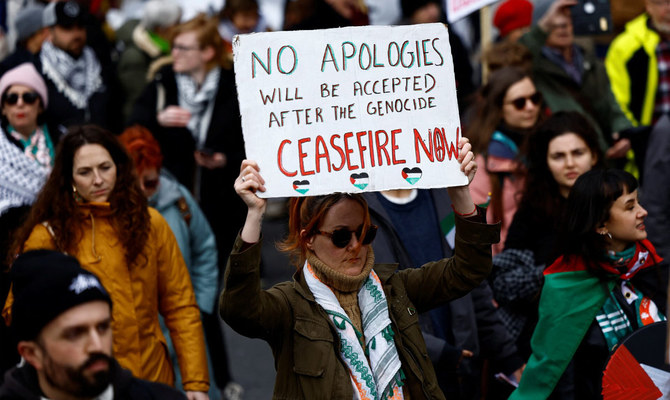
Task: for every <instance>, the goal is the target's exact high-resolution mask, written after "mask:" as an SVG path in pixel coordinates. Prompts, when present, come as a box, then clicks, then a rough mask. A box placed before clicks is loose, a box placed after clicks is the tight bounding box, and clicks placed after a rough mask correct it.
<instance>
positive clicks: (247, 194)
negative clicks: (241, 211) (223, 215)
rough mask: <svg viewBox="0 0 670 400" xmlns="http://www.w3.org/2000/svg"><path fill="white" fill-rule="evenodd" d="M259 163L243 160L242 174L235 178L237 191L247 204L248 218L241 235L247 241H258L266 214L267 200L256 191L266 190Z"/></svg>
mask: <svg viewBox="0 0 670 400" xmlns="http://www.w3.org/2000/svg"><path fill="white" fill-rule="evenodd" d="M258 171H260V168H258V164H257V163H256V162H255V161H252V160H244V161H242V165H241V166H240V176H239V178H237V179H235V192H237V194H238V195H239V196H240V197H241V198H242V200H243V201H244V203H245V204H246V205H247V209H248V210H247V219H246V220H245V221H244V226H243V227H242V233H241V234H240V237H241V238H242V240H244V241H245V242H247V243H256V242H258V241H259V240H260V237H261V223H262V221H263V215H264V214H265V207H266V206H267V200H265V199H261V198H260V197H258V196H257V195H256V191H261V192H264V191H265V186H264V185H265V180H264V179H263V177H262V176H261V174H260V173H259V172H258Z"/></svg>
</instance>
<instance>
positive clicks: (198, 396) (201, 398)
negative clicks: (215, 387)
mask: <svg viewBox="0 0 670 400" xmlns="http://www.w3.org/2000/svg"><path fill="white" fill-rule="evenodd" d="M186 398H187V399H188V400H209V395H208V394H207V393H205V392H192V391H187V392H186Z"/></svg>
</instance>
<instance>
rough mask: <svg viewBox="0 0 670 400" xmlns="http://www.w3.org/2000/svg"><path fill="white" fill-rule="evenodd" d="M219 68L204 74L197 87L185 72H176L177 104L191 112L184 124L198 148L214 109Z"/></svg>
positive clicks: (203, 141)
mask: <svg viewBox="0 0 670 400" xmlns="http://www.w3.org/2000/svg"><path fill="white" fill-rule="evenodd" d="M220 76H221V69H220V68H218V67H217V68H213V69H212V70H211V71H209V72H208V73H207V76H205V80H204V82H203V83H202V85H201V86H200V87H199V88H198V85H197V83H196V82H195V81H194V80H193V79H192V78H191V77H190V76H188V75H186V74H176V80H177V92H178V93H179V106H180V107H182V108H185V109H187V110H188V111H190V112H191V119H190V120H189V121H188V125H187V126H186V127H187V128H188V130H189V131H190V132H191V134H192V135H193V138H195V140H196V143H197V144H198V148H202V146H203V145H204V144H205V139H206V138H207V129H208V128H209V122H210V120H211V118H212V111H213V110H214V99H215V98H216V93H217V92H218V90H219V78H220Z"/></svg>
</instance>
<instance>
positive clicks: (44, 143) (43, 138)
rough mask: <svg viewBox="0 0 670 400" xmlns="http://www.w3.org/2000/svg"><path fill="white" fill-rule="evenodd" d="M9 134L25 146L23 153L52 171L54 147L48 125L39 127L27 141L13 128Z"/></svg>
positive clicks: (9, 128) (9, 129)
mask: <svg viewBox="0 0 670 400" xmlns="http://www.w3.org/2000/svg"><path fill="white" fill-rule="evenodd" d="M7 130H8V131H9V134H10V135H12V137H13V138H14V139H16V140H18V141H19V143H21V145H23V153H24V154H25V155H26V156H28V157H29V158H32V159H33V160H35V161H37V163H38V164H40V165H41V166H42V167H44V168H47V169H51V167H53V158H54V156H55V154H54V145H53V143H52V141H51V136H50V135H49V129H48V128H47V126H46V125H42V126H38V127H37V129H35V132H33V133H32V134H31V135H30V136H29V137H28V138H27V139H26V138H24V137H23V135H21V134H20V133H19V132H17V131H16V130H14V128H13V127H12V126H9V127H8V128H7Z"/></svg>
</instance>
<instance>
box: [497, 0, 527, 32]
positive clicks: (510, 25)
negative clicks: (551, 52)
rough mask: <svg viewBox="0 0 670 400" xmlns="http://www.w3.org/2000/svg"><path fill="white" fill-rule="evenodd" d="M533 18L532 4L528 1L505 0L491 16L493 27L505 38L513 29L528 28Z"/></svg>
mask: <svg viewBox="0 0 670 400" xmlns="http://www.w3.org/2000/svg"><path fill="white" fill-rule="evenodd" d="M532 17H533V3H531V2H530V1H528V0H507V1H505V2H504V3H502V4H501V5H500V6H499V7H498V9H497V10H496V14H495V15H494V16H493V25H495V27H496V28H498V31H500V36H501V37H505V36H507V35H508V34H509V33H510V32H512V31H513V30H515V29H519V28H525V27H527V26H530V23H531V20H532Z"/></svg>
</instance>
